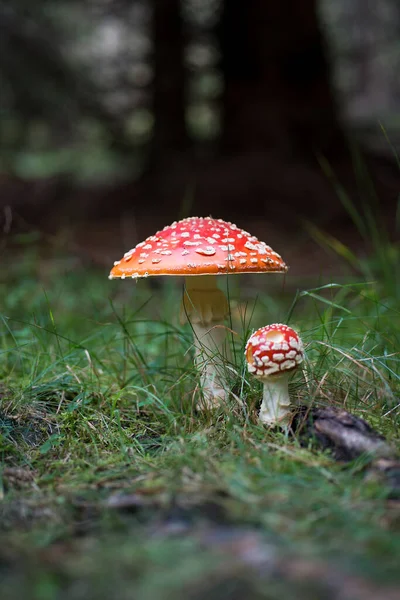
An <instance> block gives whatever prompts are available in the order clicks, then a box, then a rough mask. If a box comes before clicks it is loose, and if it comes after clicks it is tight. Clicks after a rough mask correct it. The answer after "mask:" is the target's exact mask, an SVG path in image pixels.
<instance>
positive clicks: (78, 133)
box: [0, 0, 400, 178]
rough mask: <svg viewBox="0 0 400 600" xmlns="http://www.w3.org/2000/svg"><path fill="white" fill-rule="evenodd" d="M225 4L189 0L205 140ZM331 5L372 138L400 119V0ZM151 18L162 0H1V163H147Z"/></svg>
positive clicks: (342, 66) (350, 90) (218, 86)
mask: <svg viewBox="0 0 400 600" xmlns="http://www.w3.org/2000/svg"><path fill="white" fill-rule="evenodd" d="M221 6H222V0H209V1H207V2H197V1H195V0H183V2H182V16H183V18H184V22H185V68H186V70H187V76H188V81H187V107H186V124H187V127H188V130H189V133H190V135H191V136H192V138H193V139H194V140H196V143H197V144H201V143H202V142H209V141H213V140H214V139H215V138H216V137H217V136H218V132H219V120H220V110H219V108H218V106H217V103H216V101H217V100H218V98H219V97H220V95H221V91H222V89H223V74H222V73H221V72H220V70H219V67H218V61H219V50H218V44H217V41H216V38H215V35H214V33H215V32H214V28H215V26H216V23H217V22H218V19H219V16H220V13H221ZM319 12H320V18H321V21H322V24H323V25H324V29H325V31H326V33H327V35H328V39H329V41H330V44H331V50H332V56H333V58H334V61H335V62H334V64H335V70H334V72H335V84H336V88H337V91H338V94H339V96H340V98H341V104H342V108H343V109H344V114H345V116H346V117H347V119H348V120H349V121H350V122H352V123H356V124H358V125H362V128H363V131H364V133H365V135H366V136H367V139H369V138H370V137H371V131H370V126H371V123H375V122H376V119H377V118H380V119H382V120H383V121H384V122H385V124H386V126H387V127H390V129H391V130H392V129H394V130H398V129H399V116H398V106H399V94H400V87H399V80H398V77H397V73H398V70H399V66H400V44H399V42H398V39H399V36H398V33H399V31H400V9H399V6H398V3H397V2H396V1H395V0H384V1H382V2H380V3H379V5H376V6H375V5H372V3H368V6H367V7H366V5H365V2H364V0H351V1H348V0H341V1H340V2H334V1H333V0H320V2H319ZM151 18H152V1H151V0H134V1H128V0H115V1H110V0H57V1H54V0H36V1H35V3H32V2H31V1H30V0H0V88H1V95H0V171H3V172H5V173H11V174H16V175H19V176H22V177H48V176H50V175H52V174H56V173H63V172H64V173H65V172H66V173H72V174H74V175H75V176H77V177H83V178H90V177H96V178H98V177H100V178H101V177H108V176H109V175H110V174H114V175H115V176H117V175H118V174H123V173H125V172H129V173H131V172H132V165H133V168H134V169H135V168H137V169H140V168H141V161H142V160H143V157H144V154H145V150H146V148H147V145H148V142H149V139H150V137H151V133H152V128H153V121H154V119H153V115H152V113H151V98H152V85H153V80H154V72H153V71H154V69H153V64H152V61H153V56H152V53H153V41H154V40H152V35H151ZM391 139H393V138H391ZM380 140H381V142H382V141H383V140H382V137H380ZM375 142H376V136H375V137H374V143H375ZM89 155H90V156H89Z"/></svg>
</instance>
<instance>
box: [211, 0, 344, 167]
mask: <svg viewBox="0 0 400 600" xmlns="http://www.w3.org/2000/svg"><path fill="white" fill-rule="evenodd" d="M218 34H219V38H220V45H221V51H222V70H223V72H224V76H225V92H224V97H223V109H224V124H223V139H222V148H223V151H224V152H225V153H228V154H229V153H243V152H249V151H250V152H257V151H265V150H268V149H271V150H274V152H276V151H278V152H279V151H281V152H282V153H283V154H286V155H290V156H293V155H296V154H299V155H300V154H301V155H302V156H304V153H305V152H306V154H310V153H312V154H314V153H315V152H323V153H330V152H331V151H335V150H336V149H338V148H343V137H342V132H341V127H340V124H339V119H338V114H337V108H336V105H335V100H334V97H333V93H332V88H331V85H330V76H331V73H330V65H329V61H328V59H327V51H326V48H325V42H324V37H323V35H322V32H321V29H320V26H319V21H318V15H317V2H316V0H302V1H301V2H298V0H280V1H279V2H267V1H265V0H225V2H224V8H223V14H222V18H221V22H220V26H219V29H218Z"/></svg>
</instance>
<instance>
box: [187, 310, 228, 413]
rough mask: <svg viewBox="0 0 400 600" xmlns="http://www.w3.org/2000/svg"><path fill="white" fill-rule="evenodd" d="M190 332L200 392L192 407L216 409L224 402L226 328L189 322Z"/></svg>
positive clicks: (226, 387)
mask: <svg viewBox="0 0 400 600" xmlns="http://www.w3.org/2000/svg"><path fill="white" fill-rule="evenodd" d="M192 327H193V331H194V347H195V365H196V367H197V369H198V371H199V373H200V382H201V388H202V392H203V399H201V400H200V401H199V402H198V403H197V406H196V408H197V409H199V410H201V409H208V410H211V409H213V408H217V407H218V406H220V405H221V404H223V403H224V401H225V400H226V399H227V397H228V395H229V388H228V384H227V377H226V369H227V366H226V361H227V359H228V358H229V353H230V352H229V344H228V341H227V338H226V327H225V325H224V324H223V323H218V322H215V321H214V322H213V323H210V324H208V325H204V324H203V323H192Z"/></svg>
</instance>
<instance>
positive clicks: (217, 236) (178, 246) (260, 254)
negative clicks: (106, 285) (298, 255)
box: [110, 217, 287, 279]
mask: <svg viewBox="0 0 400 600" xmlns="http://www.w3.org/2000/svg"><path fill="white" fill-rule="evenodd" d="M286 271H287V266H286V264H285V263H284V261H283V260H282V258H281V257H280V256H279V254H277V253H276V252H275V251H274V250H272V248H270V246H267V244H266V243H265V242H260V241H259V240H258V239H257V238H256V237H254V236H251V235H250V233H248V232H247V231H244V230H243V229H239V227H237V226H236V225H234V224H232V223H228V222H226V221H223V220H222V219H212V218H211V217H205V218H203V217H189V218H188V219H183V220H182V221H178V222H175V223H172V225H169V226H168V227H164V229H163V230H162V231H158V232H157V233H156V234H155V235H152V236H150V237H148V238H147V239H146V240H145V241H144V242H140V244H137V246H136V247H135V248H132V250H129V252H127V253H126V254H125V255H124V257H123V258H122V259H121V260H119V261H116V262H115V263H114V268H113V269H112V270H111V273H110V279H114V278H115V277H121V278H122V279H124V278H125V277H132V278H133V279H137V278H138V277H148V276H153V275H185V276H188V275H224V274H226V273H268V272H274V273H286Z"/></svg>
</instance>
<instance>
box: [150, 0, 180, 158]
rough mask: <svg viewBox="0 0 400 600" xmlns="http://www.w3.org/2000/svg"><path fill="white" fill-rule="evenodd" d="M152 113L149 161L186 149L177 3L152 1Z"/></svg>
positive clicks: (171, 0) (175, 1)
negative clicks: (152, 128) (152, 127)
mask: <svg viewBox="0 0 400 600" xmlns="http://www.w3.org/2000/svg"><path fill="white" fill-rule="evenodd" d="M152 29H153V32H152V37H153V43H154V85H153V113H154V132H153V140H152V149H151V162H153V163H156V164H157V163H158V162H159V161H160V160H163V159H164V158H165V156H166V154H168V153H175V152H177V153H183V152H185V151H186V150H187V148H188V146H189V140H188V136H187V132H186V125H185V68H184V34H183V20H182V15H181V2H180V0H154V1H153V20H152Z"/></svg>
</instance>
